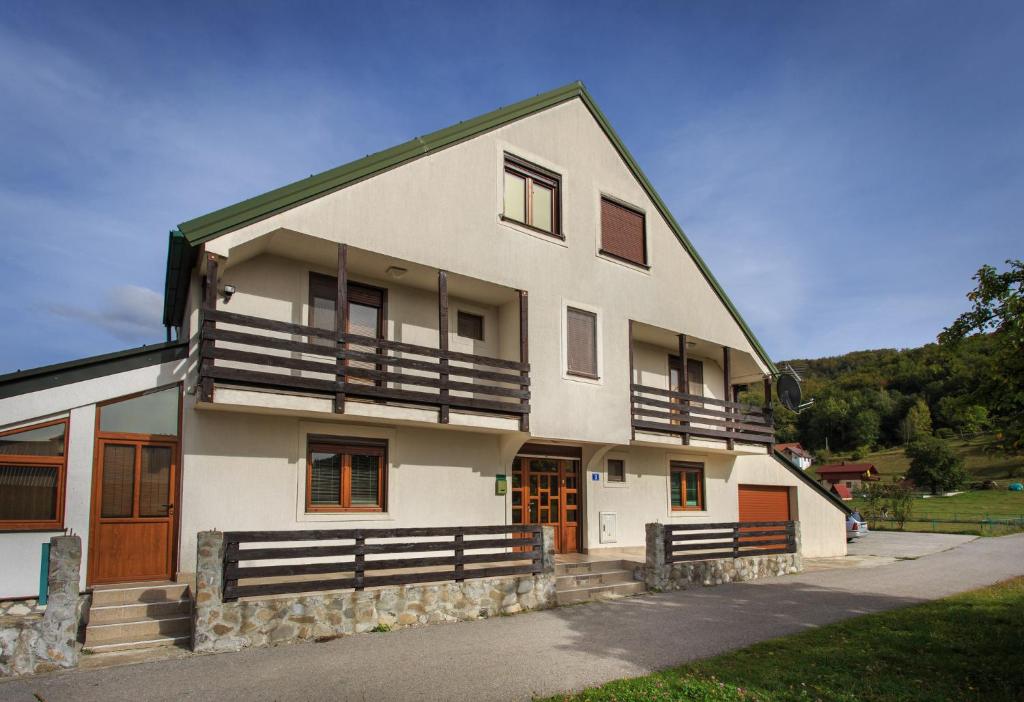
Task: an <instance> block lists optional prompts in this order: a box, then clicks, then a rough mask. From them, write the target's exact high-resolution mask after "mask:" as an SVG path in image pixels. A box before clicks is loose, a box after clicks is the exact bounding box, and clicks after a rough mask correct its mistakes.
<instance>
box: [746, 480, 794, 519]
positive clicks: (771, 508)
mask: <svg viewBox="0 0 1024 702" xmlns="http://www.w3.org/2000/svg"><path fill="white" fill-rule="evenodd" d="M740 521H741V522H788V521H789V488H787V487H780V486H778V485H740Z"/></svg>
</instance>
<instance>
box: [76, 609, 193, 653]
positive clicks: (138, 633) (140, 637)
mask: <svg viewBox="0 0 1024 702" xmlns="http://www.w3.org/2000/svg"><path fill="white" fill-rule="evenodd" d="M191 631H192V616H191V615H190V614H185V615H176V616H173V617H164V618H160V619H153V618H149V617H146V618H144V619H137V620H134V621H119V622H114V623H111V624H93V623H92V622H91V621H90V622H89V625H88V626H87V627H86V628H85V647H86V648H91V649H94V648H95V647H96V646H98V645H102V644H123V643H137V642H141V641H150V640H154V639H159V638H161V637H172V638H173V637H177V636H188V635H189V634H190V633H191Z"/></svg>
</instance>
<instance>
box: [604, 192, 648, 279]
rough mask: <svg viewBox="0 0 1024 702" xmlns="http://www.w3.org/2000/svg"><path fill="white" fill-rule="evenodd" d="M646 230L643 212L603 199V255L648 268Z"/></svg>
mask: <svg viewBox="0 0 1024 702" xmlns="http://www.w3.org/2000/svg"><path fill="white" fill-rule="evenodd" d="M645 229H646V221H645V218H644V213H643V212H639V211H637V210H634V209H633V208H631V207H626V206H625V205H621V204H619V203H617V202H615V201H613V200H610V199H608V198H606V197H602V198H601V253H603V254H605V255H607V256H613V257H614V258H619V259H622V260H623V261H629V262H630V263H635V264H637V265H639V266H646V265H647V240H646V238H645Z"/></svg>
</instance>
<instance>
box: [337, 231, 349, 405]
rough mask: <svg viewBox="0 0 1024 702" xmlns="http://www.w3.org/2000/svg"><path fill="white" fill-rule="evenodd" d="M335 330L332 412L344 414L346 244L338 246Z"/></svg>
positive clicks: (346, 309)
mask: <svg viewBox="0 0 1024 702" xmlns="http://www.w3.org/2000/svg"><path fill="white" fill-rule="evenodd" d="M335 329H337V333H336V334H335V341H336V343H337V353H336V356H337V369H338V370H337V378H336V380H337V383H338V390H337V392H336V393H335V395H334V411H335V412H337V413H339V414H344V413H345V359H344V358H342V357H341V352H342V351H343V350H344V349H345V342H344V340H343V336H344V335H345V333H346V332H348V244H338V306H337V308H336V309H335Z"/></svg>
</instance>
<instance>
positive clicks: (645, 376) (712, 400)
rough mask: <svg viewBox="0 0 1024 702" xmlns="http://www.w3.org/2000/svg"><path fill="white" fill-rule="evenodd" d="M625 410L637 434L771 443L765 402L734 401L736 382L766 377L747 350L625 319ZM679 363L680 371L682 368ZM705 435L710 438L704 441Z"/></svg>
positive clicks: (650, 438)
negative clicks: (627, 362) (627, 377)
mask: <svg viewBox="0 0 1024 702" xmlns="http://www.w3.org/2000/svg"><path fill="white" fill-rule="evenodd" d="M629 328H630V332H629V333H630V349H629V354H630V416H631V422H632V429H633V436H634V440H635V441H646V442H648V443H650V442H654V443H666V442H671V443H678V444H681V445H689V444H690V443H691V439H693V438H697V439H700V440H702V442H703V444H704V445H707V446H714V445H721V444H724V447H725V448H726V449H727V450H729V451H732V450H735V449H736V444H743V445H746V446H755V447H762V448H763V447H765V446H770V445H771V444H772V443H773V442H774V440H775V439H774V435H775V428H774V420H773V418H772V413H771V408H770V407H768V406H765V407H757V406H753V405H748V404H743V403H740V402H739V401H738V399H739V393H740V391H741V389H742V388H743V387H744V386H746V385H747V384H749V383H751V382H753V381H755V380H760V381H763V382H764V383H765V389H766V395H765V397H766V398H770V397H771V394H770V393H771V384H770V380H769V379H768V378H766V377H765V376H764V375H763V374H762V372H761V370H760V369H759V368H758V366H757V364H756V363H755V361H754V359H753V358H752V357H751V356H749V355H748V354H744V353H741V352H737V351H735V350H734V349H731V348H729V347H728V346H722V345H720V344H715V343H712V342H710V341H707V340H704V339H697V338H694V337H688V336H687V335H686V334H680V333H677V332H671V331H669V330H666V329H661V328H658V327H654V326H650V325H646V324H641V323H639V322H634V321H631V322H630V323H629ZM684 369H685V370H684ZM709 442H710V443H709Z"/></svg>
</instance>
